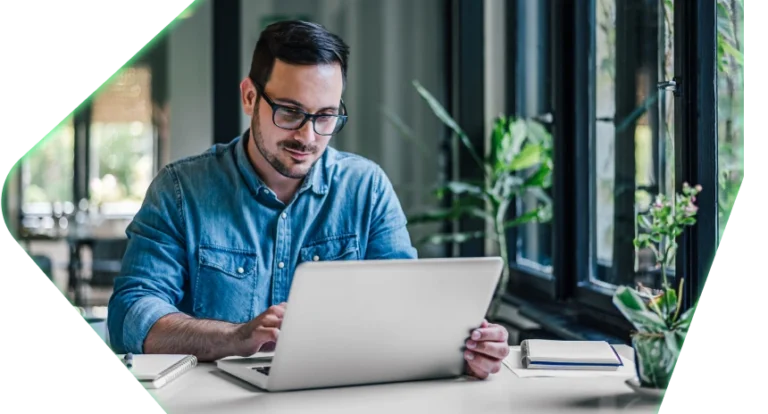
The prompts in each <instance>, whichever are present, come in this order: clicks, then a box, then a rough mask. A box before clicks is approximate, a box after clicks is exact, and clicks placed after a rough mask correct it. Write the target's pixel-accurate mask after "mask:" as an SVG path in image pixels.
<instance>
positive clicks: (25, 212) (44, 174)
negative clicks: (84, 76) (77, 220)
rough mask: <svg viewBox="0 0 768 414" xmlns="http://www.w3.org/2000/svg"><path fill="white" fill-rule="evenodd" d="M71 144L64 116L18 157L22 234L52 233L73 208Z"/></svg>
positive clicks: (64, 223)
mask: <svg viewBox="0 0 768 414" xmlns="http://www.w3.org/2000/svg"><path fill="white" fill-rule="evenodd" d="M74 144H75V131H74V124H73V121H72V118H71V117H70V118H67V119H66V120H65V121H64V122H62V123H61V124H60V125H59V126H58V127H56V129H54V130H53V131H52V132H51V133H50V134H49V135H48V137H46V138H45V139H44V140H43V141H42V142H41V143H40V144H38V145H36V146H35V147H34V148H33V149H32V150H31V151H30V152H29V153H28V154H27V155H26V156H24V158H22V160H21V172H22V173H21V179H22V188H23V191H22V193H21V213H22V217H23V219H22V227H23V228H24V229H25V230H26V234H28V235H32V234H38V235H54V234H56V233H57V232H58V231H59V229H66V228H67V226H68V224H69V223H68V221H67V218H66V216H67V215H69V214H71V213H72V212H73V211H74V203H73V200H74V192H73V185H72V181H73V179H74V154H75V153H74V148H75V147H74Z"/></svg>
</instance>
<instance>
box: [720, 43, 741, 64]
mask: <svg viewBox="0 0 768 414" xmlns="http://www.w3.org/2000/svg"><path fill="white" fill-rule="evenodd" d="M722 46H723V51H724V52H726V53H728V54H729V55H731V56H733V59H734V60H735V61H736V63H738V64H739V65H742V66H743V65H744V54H742V53H741V52H740V51H739V50H738V49H736V48H735V47H733V45H732V44H731V43H730V42H727V41H725V42H723V43H722Z"/></svg>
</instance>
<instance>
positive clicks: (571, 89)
mask: <svg viewBox="0 0 768 414" xmlns="http://www.w3.org/2000/svg"><path fill="white" fill-rule="evenodd" d="M685 3H689V4H685ZM692 3H693V2H682V1H680V0H677V1H673V0H585V1H575V0H540V1H539V0H419V1H412V0H411V1H407V0H387V1H379V0H207V1H205V0H199V1H197V2H196V3H195V4H194V5H193V7H191V8H190V9H189V10H187V11H186V12H184V13H183V14H181V15H180V16H179V18H178V19H177V21H176V22H174V23H173V24H172V25H171V26H170V27H169V28H168V29H167V30H165V31H164V32H163V33H161V34H160V35H159V36H158V37H157V38H156V39H154V41H153V42H152V43H151V44H149V45H148V46H147V47H146V48H145V49H144V50H143V51H142V53H140V54H139V55H138V56H136V57H135V58H134V59H133V60H132V62H131V63H130V65H128V66H126V67H124V68H122V69H121V70H120V71H118V72H117V73H116V74H115V76H114V77H113V78H112V79H111V80H110V81H109V82H108V83H107V84H105V85H104V87H103V88H102V89H101V90H100V91H99V92H98V93H96V94H95V95H94V96H93V97H92V98H91V99H90V100H88V101H87V102H86V103H85V104H84V105H83V106H81V107H80V108H78V109H77V110H75V111H73V113H72V114H71V115H70V116H69V117H67V118H66V119H64V120H63V121H62V123H61V124H60V125H59V126H58V128H56V129H55V130H54V131H52V133H51V134H50V135H49V136H48V137H47V138H46V139H45V140H43V141H42V142H41V143H40V144H38V145H37V146H36V147H35V148H34V149H33V150H32V151H30V152H29V153H28V154H27V155H26V156H25V157H24V158H23V159H22V160H21V161H20V162H19V164H18V165H17V166H16V168H15V169H14V170H13V172H12V174H11V175H10V176H9V177H8V178H7V183H6V187H5V191H4V192H3V200H2V201H3V203H2V204H3V206H2V207H3V213H4V217H5V219H6V224H7V225H8V227H9V229H11V231H12V233H13V234H14V235H15V236H16V237H17V239H18V240H19V242H20V244H21V245H22V246H23V247H24V248H25V249H26V250H27V252H28V253H29V254H30V255H31V256H32V257H33V259H35V260H36V261H37V263H38V264H39V265H40V267H41V268H42V269H43V271H44V272H45V274H46V275H47V276H48V277H49V278H50V279H51V281H52V282H53V283H55V284H56V286H57V287H58V288H59V289H60V290H61V291H62V293H63V294H65V295H67V296H68V297H69V298H70V300H71V301H72V303H73V304H74V305H75V306H79V307H81V308H82V309H84V310H85V312H86V313H87V314H88V315H90V317H92V318H94V320H100V319H102V318H103V317H104V316H105V312H106V311H105V308H104V306H105V305H106V303H107V301H108V299H109V295H110V294H111V287H112V282H113V278H114V277H115V275H116V274H117V272H118V271H119V268H120V259H121V257H122V254H123V251H124V249H125V242H126V240H125V233H124V232H125V227H126V226H127V224H128V223H129V222H130V220H131V218H132V217H133V215H134V214H135V213H136V212H137V211H138V209H139V207H140V206H141V203H142V200H143V197H144V194H145V191H146V189H147V187H148V185H149V183H150V182H151V180H152V179H153V177H154V176H155V174H156V173H157V171H158V170H159V169H160V168H162V167H163V166H164V165H165V164H167V163H169V162H173V161H175V160H178V159H181V158H183V157H187V156H191V155H195V154H199V153H201V152H203V151H205V150H207V149H209V148H210V147H211V146H212V145H213V144H215V143H218V142H228V141H230V140H231V139H233V138H235V137H236V136H238V135H239V134H241V133H242V131H244V129H245V128H247V127H248V119H247V118H246V117H245V115H244V114H243V112H242V109H241V107H240V101H239V88H238V87H239V82H240V81H241V80H242V79H243V78H244V77H245V76H246V75H247V72H248V69H249V66H250V61H251V54H252V52H253V48H254V46H255V44H256V41H257V39H258V37H259V33H260V31H261V30H262V29H263V28H264V27H265V26H266V25H268V24H270V23H272V22H274V21H279V20H287V19H303V20H311V21H315V22H318V23H321V24H323V25H324V26H326V27H327V28H328V29H330V30H331V31H333V32H335V33H336V34H338V35H340V36H341V37H342V38H343V39H344V40H345V41H346V42H347V43H348V44H349V45H350V47H351V54H350V62H349V79H348V86H347V90H346V92H345V95H344V100H345V103H346V104H347V107H348V110H349V114H350V122H349V123H348V124H347V126H346V128H345V129H344V131H342V133H341V134H340V135H339V136H337V137H334V138H333V141H332V142H331V145H332V146H334V147H335V148H337V149H339V150H342V151H350V152H354V153H358V154H360V155H363V156H365V157H367V158H370V159H372V160H373V161H375V162H377V163H378V164H380V165H381V166H382V167H383V168H384V170H385V171H386V173H387V174H388V175H389V177H390V179H391V181H392V182H393V184H394V186H395V190H396V192H397V194H398V196H399V198H400V200H401V203H402V205H403V208H404V209H405V210H406V214H408V215H412V214H416V213H419V212H423V211H426V210H429V209H432V208H439V207H444V206H445V202H444V201H441V200H439V199H438V198H436V197H435V195H434V193H433V190H434V189H435V188H437V187H438V186H439V185H441V184H443V183H445V182H446V181H447V180H473V179H474V180H477V179H481V178H482V177H481V176H480V175H479V170H478V169H477V168H476V167H475V166H473V164H472V161H471V159H470V157H469V156H468V155H467V153H466V151H465V150H464V148H463V147H462V146H461V144H460V143H459V141H458V140H457V138H456V136H455V135H454V134H452V133H451V131H450V130H449V129H448V128H446V126H445V125H444V124H443V123H442V122H441V121H440V120H439V119H438V118H437V117H436V116H435V115H434V113H433V112H432V110H431V109H430V107H429V106H428V105H427V104H426V103H425V101H424V100H423V99H422V98H421V97H420V95H419V94H418V93H417V91H416V89H415V88H414V85H413V84H412V82H413V81H414V80H416V81H418V82H419V83H420V84H422V85H423V86H424V87H425V88H426V89H427V90H428V91H429V92H430V93H431V94H432V95H434V97H435V98H436V100H437V101H439V102H440V103H441V104H442V105H443V106H445V108H446V109H447V110H448V112H449V113H450V114H451V115H452V116H453V117H454V118H455V119H456V121H457V122H458V124H459V125H461V127H462V129H463V130H464V131H465V132H466V133H467V136H468V137H469V139H470V141H471V142H472V143H473V144H474V145H475V146H476V148H479V149H480V150H481V151H483V152H486V151H488V148H489V146H490V145H491V144H490V142H489V138H490V136H491V133H492V131H493V128H494V122H495V119H496V117H497V116H498V115H500V114H505V115H512V116H519V117H524V118H528V119H533V120H536V121H537V122H540V123H541V125H543V126H544V127H545V128H546V130H547V131H548V133H551V137H552V142H553V166H554V169H553V171H554V172H553V177H552V180H553V182H554V185H553V187H552V188H549V189H548V190H547V194H549V196H550V197H551V200H552V202H553V215H552V218H551V220H548V221H546V222H542V223H528V224H525V225H521V226H517V227H515V228H512V229H510V232H509V240H510V242H509V253H510V256H509V257H510V268H511V273H512V275H511V284H510V288H509V295H508V297H507V298H505V299H506V300H505V311H504V317H503V322H504V323H505V325H507V327H508V329H509V330H510V332H511V333H512V334H513V335H512V336H511V341H512V342H515V341H518V340H522V339H524V338H525V337H529V336H536V337H547V336H551V337H555V338H596V337H600V338H609V340H625V338H626V334H627V333H628V327H627V326H626V324H625V323H623V322H622V321H621V318H620V317H619V316H618V313H617V312H616V310H615V309H614V308H613V307H612V306H611V305H610V293H611V290H612V289H614V288H615V287H616V286H618V285H622V284H624V285H634V284H635V283H637V282H642V283H644V284H646V285H649V286H655V285H657V284H658V272H657V269H655V267H654V263H653V260H652V259H650V258H649V256H648V255H647V254H646V253H647V252H645V253H644V252H642V251H641V252H639V253H638V254H635V252H634V249H633V247H632V238H633V237H634V236H635V234H636V233H635V232H636V229H635V228H634V222H633V217H634V214H636V213H637V212H642V211H645V210H647V209H648V206H649V205H650V203H651V202H652V201H653V199H654V197H655V195H656V194H658V193H662V194H668V195H671V194H672V192H674V191H675V189H676V188H677V189H679V188H680V184H681V182H682V181H683V180H692V183H694V181H695V182H696V183H701V184H702V185H704V188H705V193H704V194H706V196H705V195H704V194H702V197H701V200H700V203H702V204H700V207H701V213H700V214H701V219H700V224H699V225H700V226H702V227H703V230H701V231H700V232H699V233H697V236H696V237H697V239H696V241H691V242H686V243H688V244H687V245H686V246H687V247H686V249H685V251H682V252H680V255H681V259H680V261H678V263H683V265H684V266H688V265H687V263H690V262H691V261H692V260H694V259H692V258H694V257H697V258H698V257H700V259H695V260H701V261H702V263H704V265H705V266H704V267H706V263H707V261H709V262H711V257H712V256H713V255H714V249H716V246H717V241H718V240H719V237H720V235H721V234H722V231H723V229H724V227H725V224H726V223H727V219H728V214H729V212H730V208H731V206H732V205H733V201H734V199H735V195H736V193H737V191H738V187H739V184H740V183H741V178H742V176H743V158H742V153H743V57H742V56H743V55H742V45H743V14H742V13H743V6H742V2H741V1H739V0H711V1H710V2H708V1H701V2H698V5H697V6H695V7H700V8H705V9H707V12H706V13H703V14H702V13H701V12H700V11H699V12H697V10H699V9H695V7H694V6H692V5H691V4H692ZM702 16H704V17H702ZM707 16H709V17H710V19H709V20H708V21H702V20H701V19H705V18H707ZM136 24H137V25H139V24H141V22H136ZM707 34H709V35H711V37H707ZM690 79H697V80H698V81H699V83H697V84H691V83H686V81H687V80H690ZM708 79H711V80H712V81H713V83H716V85H717V89H716V91H715V92H713V91H709V92H711V93H712V95H711V96H712V97H713V98H715V99H712V100H711V101H712V102H709V101H710V100H707V99H706V98H705V94H706V93H709V92H708V91H700V93H699V95H698V96H699V97H700V98H701V99H694V100H691V99H685V98H687V97H689V96H692V95H685V92H686V91H698V89H697V88H698V87H697V86H696V85H699V84H701V82H703V83H704V84H706V81H707V80H708ZM673 80H674V81H676V82H677V85H678V86H677V87H675V86H673V85H671V84H670V83H669V81H673ZM686 88H687V89H686ZM681 91H682V93H683V94H681ZM702 94H703V95H702ZM697 113H698V114H703V115H701V116H695V115H693V114H697ZM404 126H405V127H407V129H408V130H409V133H408V134H406V133H404V132H403V127H404ZM527 202H528V200H525V199H523V200H516V201H515V203H516V206H517V207H515V209H513V210H515V211H513V215H514V214H515V212H517V213H520V212H522V211H523V210H524V209H525V206H526V203H527ZM627 217H629V218H627ZM485 226H486V224H485V223H483V222H479V221H477V220H472V219H466V218H461V219H457V220H445V221H444V222H436V223H431V224H426V225H418V226H416V225H414V226H412V227H411V229H410V231H411V235H412V238H413V240H414V243H416V242H417V241H419V240H421V239H423V238H424V237H426V236H429V235H431V234H434V233H435V232H448V233H452V234H454V235H455V234H463V233H466V232H468V231H469V232H471V231H477V230H483V229H485V228H486V227H485ZM462 232H463V233H462ZM455 239H456V238H455V237H454V240H455ZM418 248H419V252H420V256H422V257H446V256H478V255H485V254H490V253H492V246H491V245H490V244H489V243H488V241H487V240H484V239H483V238H476V239H472V240H469V241H467V242H464V243H454V242H451V238H444V239H441V241H438V242H436V243H426V244H419V245H418ZM686 269H688V268H687V267H686ZM697 269H698V270H696V274H693V273H690V272H685V274H686V275H689V274H690V276H686V277H698V278H699V279H701V278H702V276H701V275H702V274H704V275H705V274H706V269H703V268H702V269H699V268H697ZM679 273H680V272H678V274H679ZM11 277H27V276H25V275H18V274H16V275H12V276H11ZM699 284H700V285H701V284H703V281H700V283H699ZM18 294H28V295H30V298H31V299H30V303H31V304H32V305H34V293H33V292H18Z"/></svg>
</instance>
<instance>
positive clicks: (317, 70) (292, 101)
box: [241, 60, 343, 179]
mask: <svg viewBox="0 0 768 414" xmlns="http://www.w3.org/2000/svg"><path fill="white" fill-rule="evenodd" d="M342 89H343V81H342V76H341V68H340V67H339V65H316V66H298V65H289V64H287V63H284V62H282V61H280V60H276V61H275V65H274V68H273V69H272V74H271V76H270V78H269V81H268V82H267V84H266V85H264V94H265V95H266V96H267V97H268V98H269V99H271V100H272V102H273V103H275V104H278V105H281V106H284V107H287V108H289V109H293V110H299V111H303V112H307V113H310V114H338V108H339V103H340V102H341V93H342ZM241 91H242V93H243V105H244V109H245V112H246V114H248V115H249V116H251V136H252V137H253V140H252V141H253V142H252V144H251V145H255V146H256V149H258V152H259V154H261V156H262V157H263V158H264V159H265V160H266V161H267V162H268V163H269V165H271V166H272V168H274V169H275V170H276V171H277V172H279V173H280V174H282V175H283V176H285V177H289V178H297V179H299V178H303V177H304V176H306V175H307V173H308V172H309V170H310V168H311V167H312V165H313V164H314V163H315V162H316V161H317V160H318V159H319V158H320V156H322V155H323V152H324V151H325V148H326V147H327V146H328V141H329V140H330V138H331V137H330V136H323V135H318V134H317V133H316V132H315V129H314V127H313V124H312V121H311V120H307V122H306V123H305V124H304V125H303V126H302V127H301V128H300V129H298V130H294V131H292V130H286V129H283V128H280V127H278V126H277V125H275V122H274V121H273V109H272V107H271V106H270V105H269V103H268V102H267V100H266V99H264V97H263V96H261V99H259V100H258V102H256V101H255V98H256V97H258V96H260V95H259V94H258V89H256V88H255V87H254V85H253V84H252V83H251V81H250V79H248V78H246V79H245V80H244V81H243V83H242V84H241ZM280 122H281V121H280V120H279V119H278V123H280ZM317 129H318V130H321V127H320V121H319V120H318V128H317ZM321 132H323V131H322V130H321ZM254 155H256V154H254Z"/></svg>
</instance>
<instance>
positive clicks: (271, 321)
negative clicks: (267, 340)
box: [261, 313, 283, 328]
mask: <svg viewBox="0 0 768 414" xmlns="http://www.w3.org/2000/svg"><path fill="white" fill-rule="evenodd" d="M282 323H283V318H282V317H279V316H277V315H275V314H274V313H268V314H266V315H264V317H263V318H262V319H261V326H265V327H268V328H279V327H280V326H281V325H282Z"/></svg>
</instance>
